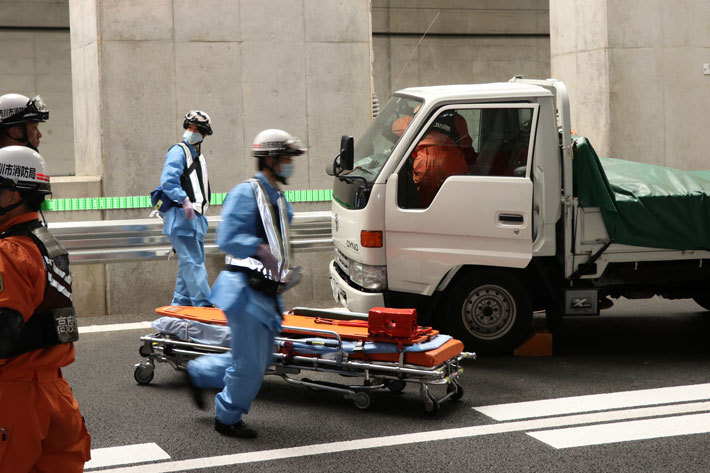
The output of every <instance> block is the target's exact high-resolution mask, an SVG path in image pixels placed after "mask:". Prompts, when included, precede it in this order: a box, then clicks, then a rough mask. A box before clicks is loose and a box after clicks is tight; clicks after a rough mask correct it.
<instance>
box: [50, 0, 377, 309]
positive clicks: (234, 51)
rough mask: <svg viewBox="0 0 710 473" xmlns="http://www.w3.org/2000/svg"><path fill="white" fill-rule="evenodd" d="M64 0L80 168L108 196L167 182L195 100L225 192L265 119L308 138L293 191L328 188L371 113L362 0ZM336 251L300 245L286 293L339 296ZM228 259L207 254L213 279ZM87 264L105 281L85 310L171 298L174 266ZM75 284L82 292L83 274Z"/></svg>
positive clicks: (297, 298) (246, 168)
mask: <svg viewBox="0 0 710 473" xmlns="http://www.w3.org/2000/svg"><path fill="white" fill-rule="evenodd" d="M69 6H70V18H71V44H72V77H73V82H74V125H75V127H74V129H75V146H76V155H77V159H76V173H77V175H80V176H101V194H102V195H104V196H121V195H146V194H147V193H149V192H150V191H151V190H152V189H153V188H154V187H155V186H157V185H158V184H159V176H160V172H161V170H162V166H163V163H164V157H165V153H166V152H167V149H168V148H169V147H170V146H171V145H172V144H174V143H175V142H176V141H177V140H178V139H179V138H180V137H181V136H182V132H183V130H182V117H183V116H184V114H185V112H187V111H188V110H190V109H194V108H197V109H201V110H204V111H206V112H208V113H209V114H210V116H211V118H212V121H213V129H214V134H213V135H212V136H210V137H208V138H207V139H206V140H205V142H204V144H203V153H204V154H205V156H206V158H207V161H208V163H209V170H210V183H211V186H212V190H213V192H228V191H229V190H230V189H231V188H232V187H233V186H234V185H236V184H237V183H239V182H240V181H242V180H243V179H245V178H247V177H249V176H251V175H252V174H253V173H254V170H255V164H256V162H255V160H254V158H252V157H251V156H250V154H249V151H250V148H251V143H252V141H253V138H254V136H255V135H256V134H257V133H258V132H259V131H260V130H262V129H265V128H283V129H285V130H287V131H289V132H291V133H293V134H294V135H297V136H299V137H301V138H302V140H303V141H304V143H306V145H307V146H308V148H309V153H308V154H307V155H306V156H305V157H303V158H299V159H298V160H297V165H296V173H295V176H294V178H293V179H292V182H291V185H290V186H289V188H291V189H323V188H330V187H331V185H332V178H330V177H328V176H326V174H325V171H324V169H325V165H326V163H328V162H330V161H331V160H332V158H333V156H334V155H335V154H336V153H337V151H338V147H339V137H340V135H341V134H344V133H351V134H356V135H357V134H359V133H361V132H362V131H363V130H364V128H365V127H366V126H367V124H368V123H369V121H370V120H371V109H370V98H371V93H372V91H371V80H370V76H371V70H370V64H371V47H370V38H371V36H370V8H369V1H368V0H357V1H354V0H340V1H334V0H303V1H293V0H272V1H269V2H263V1H261V0H229V1H228V0H204V1H201V2H191V1H187V0H152V1H151V2H145V1H143V0H120V1H118V0H70V2H69ZM295 207H296V210H297V211H300V210H314V209H315V208H320V209H323V208H328V204H320V205H296V206H295ZM218 212H219V208H216V209H211V212H210V213H218ZM146 214H147V210H141V211H123V212H112V213H111V216H110V218H130V217H145V216H146ZM71 217H72V216H69V215H61V216H58V218H71ZM73 217H74V218H76V217H79V218H81V216H77V215H74V216H73ZM328 259H330V254H329V253H328V254H325V253H323V254H318V253H310V254H308V253H305V254H302V255H297V257H296V262H297V263H298V264H302V265H304V267H305V268H306V273H307V274H306V277H305V279H304V281H303V283H302V284H301V285H300V286H299V288H297V290H295V291H293V293H292V294H289V297H288V301H289V303H290V304H291V305H294V304H297V303H300V304H304V303H309V302H310V301H316V302H317V301H326V300H327V302H328V303H329V304H332V302H331V301H330V299H331V295H330V287H329V285H328V280H327V276H324V275H325V271H324V268H325V267H326V263H327V260H328ZM221 265H222V261H221V260H220V258H217V257H215V258H210V261H208V269H209V276H210V282H212V281H214V279H215V277H216V275H217V272H218V270H219V268H220V266H221ZM80 270H81V271H85V272H86V273H87V274H90V275H91V277H92V278H93V279H92V281H103V284H104V285H105V291H104V292H103V293H97V294H94V295H95V297H93V296H89V297H85V298H84V300H85V301H86V305H85V306H84V307H82V309H83V313H101V311H104V312H105V313H112V314H116V313H132V312H150V311H152V309H153V308H154V307H155V306H156V305H161V304H167V303H169V302H170V299H171V297H172V290H173V285H174V281H175V273H176V271H177V265H176V262H175V261H164V262H151V263H120V264H111V265H97V266H96V267H93V268H89V267H87V268H86V269H84V268H81V269H80ZM314 275H317V277H316V276H314ZM98 286H100V284H95V285H87V286H86V288H85V289H86V290H87V291H95V288H96V287H98ZM77 292H79V293H80V295H79V297H83V296H82V295H81V294H84V293H83V289H82V288H81V286H80V284H79V285H77ZM102 295H103V297H101V296H102ZM102 299H103V300H102Z"/></svg>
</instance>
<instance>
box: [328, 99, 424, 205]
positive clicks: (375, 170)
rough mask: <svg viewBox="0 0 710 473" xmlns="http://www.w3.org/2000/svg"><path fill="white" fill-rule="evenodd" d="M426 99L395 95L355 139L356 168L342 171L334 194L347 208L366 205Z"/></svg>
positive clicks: (334, 187) (336, 181)
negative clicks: (403, 135)
mask: <svg viewBox="0 0 710 473" xmlns="http://www.w3.org/2000/svg"><path fill="white" fill-rule="evenodd" d="M421 104H422V100H420V99H414V98H411V97H401V96H394V97H392V98H391V99H390V100H389V101H388V102H387V104H386V105H385V106H384V108H383V109H382V111H381V112H380V114H379V115H378V116H377V118H376V119H375V120H374V121H373V122H372V123H370V126H368V127H367V130H365V133H364V134H363V135H362V137H360V138H359V139H358V140H357V141H356V142H355V156H354V164H353V169H352V171H346V172H342V173H341V176H342V177H343V178H344V179H343V178H341V179H338V178H336V179H335V183H334V185H333V198H334V199H335V200H336V201H337V202H339V203H340V204H341V205H343V206H344V207H346V208H355V209H359V208H363V207H364V206H365V205H366V204H367V198H368V197H369V191H370V189H371V188H372V185H373V184H374V182H375V179H376V178H377V176H378V174H379V173H380V171H381V170H382V167H383V166H384V165H385V163H386V162H387V160H388V159H389V157H390V154H391V153H392V150H393V149H394V147H395V145H396V144H397V142H398V141H399V139H400V137H401V136H402V133H404V130H406V129H407V127H408V126H409V123H410V122H411V121H412V118H413V117H414V115H415V114H416V112H417V111H419V108H420V106H421Z"/></svg>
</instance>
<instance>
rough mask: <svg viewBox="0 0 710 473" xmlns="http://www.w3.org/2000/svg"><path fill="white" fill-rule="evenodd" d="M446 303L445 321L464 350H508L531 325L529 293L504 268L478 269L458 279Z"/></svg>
mask: <svg viewBox="0 0 710 473" xmlns="http://www.w3.org/2000/svg"><path fill="white" fill-rule="evenodd" d="M447 299H448V300H447V302H446V305H445V310H446V313H445V314H444V315H445V317H444V318H445V324H446V327H447V329H448V330H449V332H450V334H451V335H453V336H455V337H456V338H458V339H460V340H461V341H462V342H463V343H464V345H465V346H466V349H467V350H472V351H475V352H478V353H507V352H511V351H512V350H513V349H514V348H515V347H517V346H518V345H519V344H520V343H521V342H522V341H523V338H524V337H525V336H526V335H527V334H529V333H530V331H531V329H532V308H531V304H530V296H529V295H528V292H527V290H526V289H525V287H524V286H523V285H522V283H521V282H520V281H519V280H518V279H517V278H515V277H513V276H512V275H510V274H508V273H505V272H503V271H495V270H481V271H477V272H475V273H470V274H467V275H466V276H464V277H463V278H461V279H459V280H458V281H457V282H456V284H454V286H453V287H452V288H451V292H450V293H449V296H448V298H447Z"/></svg>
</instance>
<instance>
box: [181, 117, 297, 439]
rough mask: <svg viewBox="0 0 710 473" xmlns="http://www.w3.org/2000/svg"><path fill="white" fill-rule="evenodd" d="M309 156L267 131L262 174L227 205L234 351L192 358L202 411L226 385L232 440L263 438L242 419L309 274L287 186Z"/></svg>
mask: <svg viewBox="0 0 710 473" xmlns="http://www.w3.org/2000/svg"><path fill="white" fill-rule="evenodd" d="M305 151H306V150H305V149H304V148H303V147H302V146H301V143H300V141H299V140H298V139H296V138H294V137H293V136H291V135H290V134H289V133H287V132H285V131H283V130H274V129H270V130H264V131H262V132H260V133H259V134H258V135H257V136H256V138H255V140H254V145H253V147H252V155H253V156H254V157H256V158H258V169H259V172H257V173H256V175H255V176H254V178H252V179H249V180H247V181H245V182H242V183H241V184H239V185H237V186H236V187H234V188H233V189H232V190H231V191H230V193H229V195H228V196H227V198H226V200H225V202H224V204H223V207H222V223H221V224H220V226H219V228H218V229H217V243H218V244H219V248H220V249H221V250H222V251H223V252H224V253H226V254H227V257H226V265H225V268H224V270H223V271H222V272H221V273H220V275H219V277H218V278H217V281H216V282H215V284H214V287H213V288H212V297H211V301H212V302H213V303H214V304H215V305H216V306H217V307H219V308H220V309H222V311H224V313H225V314H226V316H227V321H228V323H229V327H230V329H231V332H232V342H231V349H232V351H231V354H230V353H226V354H224V355H209V356H203V357H200V358H197V359H195V360H192V361H191V362H190V363H189V364H188V366H187V371H188V375H189V377H190V382H191V383H192V386H193V394H196V396H195V401H196V402H197V403H198V406H199V407H203V406H204V401H203V400H202V399H201V394H200V390H201V389H204V388H214V387H218V388H219V387H222V386H223V389H222V391H221V392H220V393H219V394H217V397H216V398H215V430H217V431H218V432H220V433H222V434H224V435H227V436H232V437H255V436H256V431H255V430H254V429H252V428H251V427H249V426H247V425H246V423H245V422H244V420H243V419H242V416H243V415H244V414H247V413H248V412H249V407H250V406H251V403H252V401H253V400H254V398H255V397H256V395H257V393H258V392H259V389H260V388H261V383H262V380H263V377H264V371H265V370H266V369H267V368H268V366H269V365H270V363H271V358H272V354H273V350H274V337H275V336H276V335H277V334H278V333H280V331H281V320H282V314H283V311H284V306H283V301H282V299H281V295H280V294H281V293H283V292H284V291H286V290H288V289H289V288H291V287H293V286H294V285H296V284H298V282H299V281H300V279H301V273H300V269H301V268H300V267H296V268H294V267H292V266H291V263H292V259H291V249H290V244H289V239H288V227H289V224H290V222H291V219H292V217H293V210H292V208H291V205H290V204H289V203H288V202H287V201H286V198H285V197H284V194H283V192H281V191H280V189H279V184H287V180H288V178H289V177H291V175H292V173H293V163H292V158H293V157H294V156H298V155H301V154H303V153H304V152H305Z"/></svg>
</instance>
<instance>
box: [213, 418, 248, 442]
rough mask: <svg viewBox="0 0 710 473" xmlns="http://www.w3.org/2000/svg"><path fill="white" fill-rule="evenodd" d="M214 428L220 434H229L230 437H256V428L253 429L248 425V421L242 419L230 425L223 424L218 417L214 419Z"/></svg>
mask: <svg viewBox="0 0 710 473" xmlns="http://www.w3.org/2000/svg"><path fill="white" fill-rule="evenodd" d="M214 430H216V431H217V432H219V433H220V434H223V435H227V436H229V437H242V438H254V437H256V430H254V429H252V428H251V427H249V426H248V425H247V423H246V422H244V421H243V420H240V421H239V422H237V423H236V424H232V425H228V424H223V423H221V422H220V421H218V420H217V419H215V420H214Z"/></svg>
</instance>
